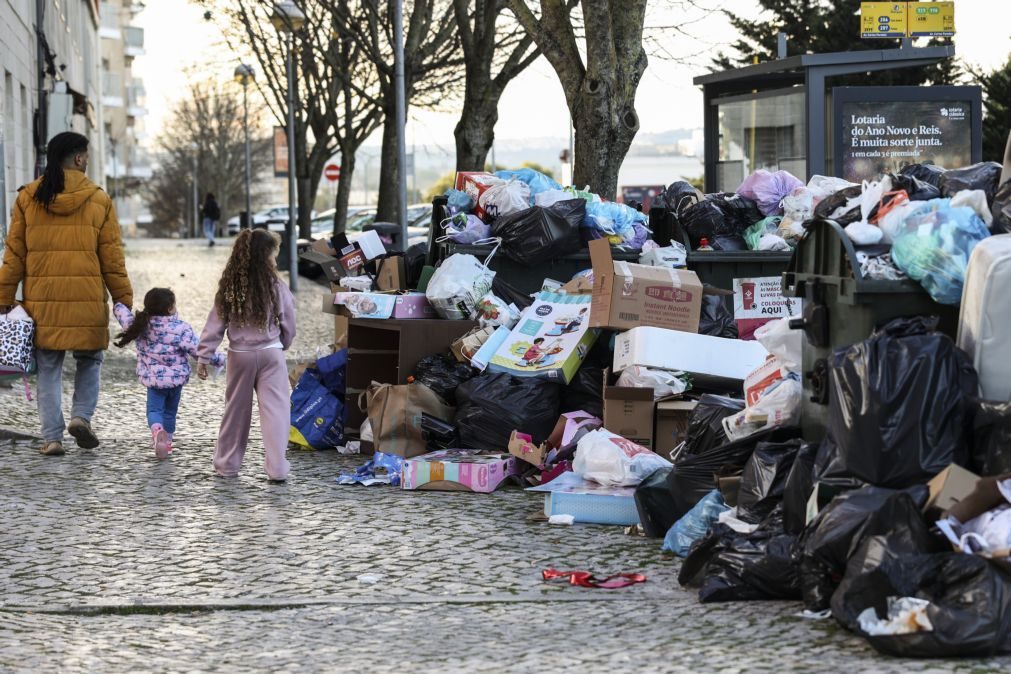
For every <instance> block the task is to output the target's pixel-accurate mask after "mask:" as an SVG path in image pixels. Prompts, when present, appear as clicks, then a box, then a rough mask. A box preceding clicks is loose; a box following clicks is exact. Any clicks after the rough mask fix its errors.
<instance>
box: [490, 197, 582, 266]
mask: <svg viewBox="0 0 1011 674" xmlns="http://www.w3.org/2000/svg"><path fill="white" fill-rule="evenodd" d="M585 213H586V202H585V201H583V200H582V199H570V200H569V201H560V202H558V203H557V204H555V205H553V206H551V207H549V208H541V207H540V206H534V207H533V208H528V209H526V210H522V211H517V212H514V213H512V214H508V215H501V216H500V217H499V218H498V219H497V220H495V223H494V225H492V235H494V236H496V237H499V238H501V240H502V252H503V254H505V256H506V257H508V258H510V259H512V260H515V261H516V262H518V263H520V264H523V265H526V266H528V267H531V266H534V265H537V264H540V263H542V262H547V261H548V260H553V259H555V258H558V257H561V256H563V255H568V254H569V253H574V252H576V251H577V250H580V249H581V248H582V246H583V243H582V239H581V237H580V235H579V226H580V223H581V222H582V221H583V217H584V215H585Z"/></svg>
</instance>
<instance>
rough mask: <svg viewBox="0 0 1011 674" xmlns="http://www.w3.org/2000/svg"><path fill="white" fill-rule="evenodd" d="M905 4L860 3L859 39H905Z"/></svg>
mask: <svg viewBox="0 0 1011 674" xmlns="http://www.w3.org/2000/svg"><path fill="white" fill-rule="evenodd" d="M907 4H908V3H906V2H861V3H860V37H865V38H867V37H885V38H893V39H894V38H902V37H906V5H907Z"/></svg>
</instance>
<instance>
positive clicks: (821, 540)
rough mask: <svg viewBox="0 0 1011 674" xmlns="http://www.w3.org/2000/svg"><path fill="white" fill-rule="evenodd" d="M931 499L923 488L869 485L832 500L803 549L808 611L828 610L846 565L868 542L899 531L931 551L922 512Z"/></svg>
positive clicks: (809, 530) (807, 533)
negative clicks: (857, 550)
mask: <svg viewBox="0 0 1011 674" xmlns="http://www.w3.org/2000/svg"><path fill="white" fill-rule="evenodd" d="M927 493H928V492H927V488H926V487H925V486H922V485H920V486H917V487H915V488H913V489H911V490H910V491H909V492H899V491H894V490H892V489H885V488H881V487H873V486H869V485H868V486H865V487H861V488H860V489H855V490H852V491H848V492H844V493H842V494H840V495H839V496H836V497H835V498H834V499H832V502H831V503H829V504H828V505H827V506H825V508H824V509H823V510H822V511H821V512H820V513H818V516H817V517H815V518H814V520H812V521H811V523H810V524H809V525H808V526H807V528H806V529H805V530H804V533H803V534H802V535H801V538H800V541H799V543H798V547H797V556H798V559H799V561H800V585H801V593H802V596H803V599H804V606H805V607H806V608H807V609H808V610H809V611H823V610H825V609H826V608H828V607H829V603H830V601H831V599H832V593H833V592H835V590H836V587H837V585H838V583H839V579H840V578H842V575H843V572H844V571H845V570H846V563H847V560H849V558H850V557H851V556H852V553H853V552H854V551H855V550H856V548H857V547H858V546H859V545H860V544H861V543H862V542H863V541H864V540H866V539H867V538H868V537H870V536H875V535H882V534H885V533H887V532H890V531H894V532H898V533H899V534H901V535H903V536H907V537H909V538H908V540H917V541H922V542H923V544H924V545H926V540H927V527H926V524H925V523H924V522H923V516H922V515H921V514H920V513H919V508H920V507H922V506H923V504H924V503H925V502H926V498H927Z"/></svg>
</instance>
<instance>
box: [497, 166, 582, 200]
mask: <svg viewBox="0 0 1011 674" xmlns="http://www.w3.org/2000/svg"><path fill="white" fill-rule="evenodd" d="M495 177H496V178H501V179H502V180H518V181H520V182H522V183H526V185H527V187H529V188H530V194H531V195H538V194H541V193H543V192H547V191H548V190H561V189H562V186H561V185H559V184H558V183H556V182H555V181H554V179H553V178H550V177H548V176H546V175H544V174H543V173H541V172H540V171H537V170H534V169H532V168H520V169H516V170H512V171H495ZM570 198H571V197H570Z"/></svg>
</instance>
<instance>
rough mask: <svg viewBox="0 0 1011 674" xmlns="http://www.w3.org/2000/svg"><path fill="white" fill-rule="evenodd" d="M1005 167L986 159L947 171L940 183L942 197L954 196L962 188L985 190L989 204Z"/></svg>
mask: <svg viewBox="0 0 1011 674" xmlns="http://www.w3.org/2000/svg"><path fill="white" fill-rule="evenodd" d="M1002 170H1003V167H1002V166H1001V165H1000V164H998V163H997V162H995V161H984V162H980V163H978V164H973V165H972V166H966V167H965V168H960V169H953V170H951V171H945V172H944V175H942V176H941V182H940V184H939V185H938V187H939V188H941V196H942V197H953V196H955V195H956V194H958V193H959V192H961V191H962V190H983V192H984V193H985V194H986V202H987V205H989V204H991V203H992V202H993V198H994V195H995V194H996V193H997V187H998V186H999V185H1000V174H1001V171H1002Z"/></svg>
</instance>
